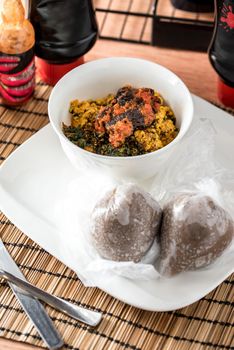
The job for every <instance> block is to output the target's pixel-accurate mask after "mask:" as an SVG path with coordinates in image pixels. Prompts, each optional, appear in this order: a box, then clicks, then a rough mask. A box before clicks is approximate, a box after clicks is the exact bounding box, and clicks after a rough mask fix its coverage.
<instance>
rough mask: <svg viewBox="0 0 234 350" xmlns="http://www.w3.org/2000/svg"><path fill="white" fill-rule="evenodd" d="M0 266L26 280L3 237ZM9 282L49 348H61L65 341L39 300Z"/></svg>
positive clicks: (0, 245)
mask: <svg viewBox="0 0 234 350" xmlns="http://www.w3.org/2000/svg"><path fill="white" fill-rule="evenodd" d="M0 266H1V267H2V268H3V269H4V270H6V271H7V272H9V273H11V274H13V275H15V276H17V277H19V278H21V279H23V280H25V281H26V279H25V277H24V275H23V274H22V272H21V271H20V269H19V268H18V266H17V265H16V263H15V262H14V260H13V259H12V258H11V256H10V254H9V253H8V251H7V250H6V248H5V246H4V244H3V242H2V240H1V239H0ZM8 284H9V286H10V287H11V289H12V291H13V292H14V294H15V296H16V298H17V299H18V300H19V302H20V304H21V306H22V307H23V309H24V311H25V312H26V314H27V315H28V317H29V318H30V320H31V321H32V323H33V324H34V326H35V327H36V329H37V331H38V333H39V334H40V336H41V338H42V339H43V340H44V342H45V343H46V345H47V346H48V348H49V349H51V350H54V349H60V348H61V347H62V346H63V344H64V342H63V340H62V338H61V336H60V334H59V333H58V331H57V329H56V328H55V326H54V324H53V322H52V321H51V319H50V318H49V316H48V314H47V312H46V310H45V309H44V307H43V306H42V304H41V303H40V302H39V300H38V299H36V298H34V297H33V296H32V295H30V293H28V292H25V291H24V290H22V289H21V288H19V287H17V286H16V285H14V284H12V283H9V282H8Z"/></svg>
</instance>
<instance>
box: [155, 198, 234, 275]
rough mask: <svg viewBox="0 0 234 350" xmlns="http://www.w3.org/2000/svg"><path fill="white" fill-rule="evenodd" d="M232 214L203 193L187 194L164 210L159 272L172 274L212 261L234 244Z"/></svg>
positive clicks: (170, 203)
mask: <svg viewBox="0 0 234 350" xmlns="http://www.w3.org/2000/svg"><path fill="white" fill-rule="evenodd" d="M233 234H234V224H233V220H232V218H231V216H230V215H229V214H228V212H227V211H225V210H224V209H223V208H222V207H221V206H219V205H218V204H217V203H215V202H214V200H213V199H212V198H211V197H209V196H206V195H203V194H191V193H184V194H179V195H177V196H176V197H175V198H173V199H172V200H171V201H170V202H168V204H167V205H166V206H165V207H164V209H163V221H162V228H161V235H160V248H161V249H160V259H159V272H160V273H161V274H162V275H165V276H173V275H175V274H177V273H179V272H182V271H187V270H195V269H198V268H200V267H203V266H206V265H208V264H210V263H212V262H213V261H214V260H215V259H216V258H217V257H219V256H220V255H221V254H222V252H223V251H224V250H225V249H226V248H227V246H228V245H229V244H230V243H231V241H232V238H233Z"/></svg>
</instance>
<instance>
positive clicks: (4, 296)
mask: <svg viewBox="0 0 234 350" xmlns="http://www.w3.org/2000/svg"><path fill="white" fill-rule="evenodd" d="M50 91H51V89H50V88H49V87H48V86H46V85H45V84H43V83H41V82H38V83H37V87H36V93H35V96H34V98H33V99H32V100H31V101H29V102H28V103H27V104H25V105H24V106H23V107H20V108H5V107H4V106H2V105H0V158H1V159H0V160H1V162H2V161H4V159H6V158H7V157H8V155H9V154H10V153H11V152H12V151H13V150H14V149H16V148H17V146H19V145H20V144H21V143H23V142H24V141H25V140H26V139H28V138H29V137H30V136H31V135H33V134H34V133H35V132H36V131H37V130H39V129H40V128H41V127H43V126H44V125H46V124H47V123H48V117H47V102H48V97H49V94H50ZM0 221H1V231H0V232H1V236H2V239H3V241H4V242H5V245H6V247H7V249H8V251H9V252H10V253H11V255H12V257H13V258H14V260H15V261H16V263H17V264H18V266H19V267H20V268H21V270H22V272H23V273H24V275H25V276H26V278H27V279H28V280H29V281H30V282H31V283H33V284H35V285H37V286H38V287H40V288H43V289H45V290H47V291H48V292H50V293H53V294H55V295H57V296H60V297H62V298H64V299H66V300H69V301H72V302H75V303H79V304H80V305H83V306H87V307H89V308H91V309H93V310H100V311H102V313H103V315H104V319H103V321H102V322H101V324H100V325H99V327H98V328H96V329H91V328H89V327H86V326H84V325H82V324H80V323H78V322H77V321H75V320H73V319H71V318H69V317H67V316H65V315H63V314H61V313H59V312H57V311H55V310H54V309H52V308H50V307H47V310H48V312H49V314H50V316H51V318H52V320H53V321H54V323H55V325H56V327H57V328H58V330H59V331H60V333H61V334H63V337H64V340H65V346H64V349H74V350H75V349H80V350H87V349H95V350H104V349H108V350H109V349H110V350H115V349H133V350H138V349H144V350H151V349H153V350H154V349H155V350H156V349H157V350H160V349H163V350H164V349H165V350H181V349H182V350H188V349H190V350H197V349H231V348H232V349H233V348H234V340H233V338H234V327H233V321H234V312H233V306H234V302H233V301H234V278H233V277H234V276H230V277H229V278H228V279H227V280H226V281H224V282H223V283H222V284H221V285H220V286H219V287H218V288H216V289H215V290H214V291H213V292H211V293H210V294H208V295H207V296H205V297H204V298H203V299H202V300H200V301H198V302H196V303H194V304H193V305H191V306H189V307H186V308H183V309H180V310H177V311H174V312H166V313H156V312H154V313H153V312H146V311H142V310H139V309H136V308H134V307H130V306H128V305H126V304H124V303H122V302H120V301H118V300H116V299H114V298H112V297H111V296H109V295H107V294H106V293H104V292H102V291H100V290H99V289H97V288H85V287H83V285H82V283H81V282H80V281H79V279H78V278H77V276H76V275H75V274H74V273H73V272H72V271H71V270H70V269H69V268H67V267H66V266H64V265H63V264H62V263H61V262H59V261H58V260H57V259H55V258H54V257H52V256H51V255H49V254H48V253H47V252H45V251H44V250H43V249H42V248H41V247H39V246H38V245H36V244H35V243H34V242H33V241H31V240H30V239H28V238H27V237H26V236H25V235H24V234H23V233H22V232H20V231H19V230H18V229H17V228H16V227H15V226H14V225H13V224H12V223H11V222H10V221H9V220H8V219H7V218H6V217H5V216H4V215H3V214H2V215H0ZM0 305H1V309H0V332H1V333H0V335H1V336H2V337H5V338H8V339H12V340H16V341H22V342H26V343H29V344H33V345H37V346H42V347H43V346H44V344H43V342H42V341H41V340H40V338H39V336H38V334H37V333H36V331H35V329H34V328H33V327H32V325H31V322H30V321H29V320H28V319H27V317H26V316H25V314H24V312H23V311H22V309H21V307H20V305H19V304H18V302H17V301H16V299H15V297H14V296H13V294H12V292H11V290H10V289H9V287H8V286H7V284H6V283H5V282H3V281H2V282H1V283H0Z"/></svg>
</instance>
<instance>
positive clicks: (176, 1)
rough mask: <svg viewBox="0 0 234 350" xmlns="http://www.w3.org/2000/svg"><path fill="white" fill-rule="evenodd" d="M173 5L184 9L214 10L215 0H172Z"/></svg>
mask: <svg viewBox="0 0 234 350" xmlns="http://www.w3.org/2000/svg"><path fill="white" fill-rule="evenodd" d="M171 3H172V5H173V6H174V7H175V8H177V9H180V10H183V11H190V12H213V11H214V0H171Z"/></svg>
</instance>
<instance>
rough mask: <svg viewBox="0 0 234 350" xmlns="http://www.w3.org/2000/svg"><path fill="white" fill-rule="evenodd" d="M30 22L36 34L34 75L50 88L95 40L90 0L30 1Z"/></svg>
mask: <svg viewBox="0 0 234 350" xmlns="http://www.w3.org/2000/svg"><path fill="white" fill-rule="evenodd" d="M30 19H31V22H32V24H33V26H34V28H35V32H36V45H35V53H36V56H37V61H36V62H37V69H38V73H39V75H40V76H41V78H42V80H44V81H45V82H47V83H48V84H50V85H54V84H55V83H56V82H57V81H58V80H59V79H60V78H61V77H62V76H63V75H64V74H65V73H67V72H68V71H69V70H71V69H72V68H74V67H76V66H78V65H79V64H81V63H83V62H84V59H83V55H84V54H85V53H86V52H88V51H89V50H90V49H91V47H92V46H93V45H94V43H95V41H96V39H97V33H98V29H97V22H96V17H95V12H94V9H93V4H92V0H69V1H66V0H64V1H62V0H48V1H46V0H32V1H31V12H30Z"/></svg>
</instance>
